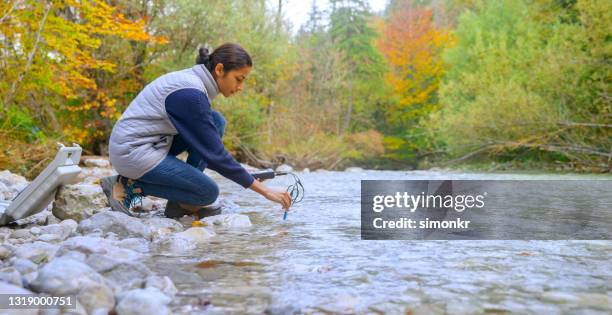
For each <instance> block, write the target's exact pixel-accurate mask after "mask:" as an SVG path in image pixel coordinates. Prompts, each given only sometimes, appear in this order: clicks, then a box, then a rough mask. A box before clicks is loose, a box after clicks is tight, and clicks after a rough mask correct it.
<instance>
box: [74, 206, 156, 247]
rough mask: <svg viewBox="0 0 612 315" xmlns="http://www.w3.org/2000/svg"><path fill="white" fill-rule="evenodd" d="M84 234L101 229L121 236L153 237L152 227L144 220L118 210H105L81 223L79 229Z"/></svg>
mask: <svg viewBox="0 0 612 315" xmlns="http://www.w3.org/2000/svg"><path fill="white" fill-rule="evenodd" d="M78 230H79V231H80V232H81V233H83V234H89V233H93V232H95V231H96V230H101V231H103V232H104V233H108V232H113V233H115V234H117V235H118V236H120V237H124V238H126V237H143V238H145V239H147V240H149V239H151V229H150V228H149V227H148V226H146V225H145V224H144V223H143V221H142V220H140V219H138V218H134V217H130V216H129V215H127V214H125V213H122V212H118V211H104V212H100V213H96V214H94V215H93V216H92V217H90V218H88V219H85V220H83V221H81V223H79V229H78Z"/></svg>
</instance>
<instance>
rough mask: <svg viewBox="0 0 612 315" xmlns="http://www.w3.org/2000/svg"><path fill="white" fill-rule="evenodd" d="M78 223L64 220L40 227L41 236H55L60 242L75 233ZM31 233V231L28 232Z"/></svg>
mask: <svg viewBox="0 0 612 315" xmlns="http://www.w3.org/2000/svg"><path fill="white" fill-rule="evenodd" d="M78 226H79V225H78V223H76V221H74V220H72V219H68V220H64V221H62V222H60V223H58V224H51V225H47V226H42V227H40V230H41V233H42V234H53V235H57V236H58V238H59V239H60V240H62V241H63V240H65V239H66V238H68V237H69V236H70V235H71V234H72V233H74V232H76V230H77V227H78ZM30 231H31V230H30Z"/></svg>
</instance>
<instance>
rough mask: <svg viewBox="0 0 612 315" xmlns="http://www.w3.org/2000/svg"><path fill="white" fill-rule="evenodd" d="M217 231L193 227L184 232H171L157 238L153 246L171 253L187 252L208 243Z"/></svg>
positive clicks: (157, 249)
mask: <svg viewBox="0 0 612 315" xmlns="http://www.w3.org/2000/svg"><path fill="white" fill-rule="evenodd" d="M213 236H215V232H213V231H211V230H209V229H207V228H203V227H192V228H189V229H187V230H185V231H183V232H180V233H175V234H170V235H168V236H166V237H162V238H160V239H157V240H155V242H153V247H154V248H155V250H156V251H158V252H164V253H170V254H186V253H189V252H191V251H192V250H194V249H196V248H197V247H198V246H199V244H202V243H206V242H208V240H210V238H211V237H213Z"/></svg>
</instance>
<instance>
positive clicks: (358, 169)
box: [344, 167, 363, 173]
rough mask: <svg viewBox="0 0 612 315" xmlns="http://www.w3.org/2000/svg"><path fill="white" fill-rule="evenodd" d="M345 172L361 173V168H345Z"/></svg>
mask: <svg viewBox="0 0 612 315" xmlns="http://www.w3.org/2000/svg"><path fill="white" fill-rule="evenodd" d="M344 171H345V172H349V173H350V172H363V168H361V167H347V168H346V169H345V170H344Z"/></svg>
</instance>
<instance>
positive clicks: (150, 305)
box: [115, 288, 172, 315]
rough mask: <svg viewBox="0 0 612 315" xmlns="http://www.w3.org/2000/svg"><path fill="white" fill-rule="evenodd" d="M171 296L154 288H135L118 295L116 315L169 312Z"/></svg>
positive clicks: (149, 314)
mask: <svg viewBox="0 0 612 315" xmlns="http://www.w3.org/2000/svg"><path fill="white" fill-rule="evenodd" d="M171 301H172V300H171V298H170V297H168V296H166V295H164V294H163V293H162V292H161V291H159V290H158V289H156V288H146V289H135V290H130V291H127V292H125V293H123V294H121V295H120V297H119V303H118V304H117V307H116V309H115V310H116V311H117V314H118V315H151V314H157V315H165V314H170V309H169V308H168V306H167V305H168V304H169V303H170V302H171Z"/></svg>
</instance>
